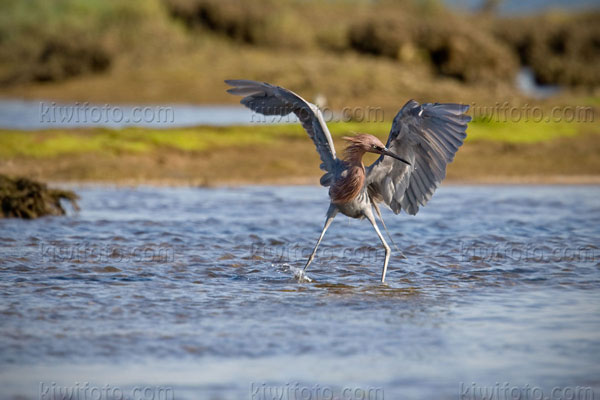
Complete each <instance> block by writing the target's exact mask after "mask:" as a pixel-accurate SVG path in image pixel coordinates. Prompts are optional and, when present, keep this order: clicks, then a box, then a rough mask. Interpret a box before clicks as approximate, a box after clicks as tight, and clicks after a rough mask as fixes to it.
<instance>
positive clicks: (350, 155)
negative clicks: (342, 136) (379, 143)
mask: <svg viewBox="0 0 600 400" xmlns="http://www.w3.org/2000/svg"><path fill="white" fill-rule="evenodd" d="M365 153H366V152H365V150H364V149H363V148H362V146H360V145H356V144H350V145H349V146H348V147H346V150H345V151H344V160H345V161H346V162H347V163H348V164H350V165H360V166H361V167H363V168H364V166H363V163H362V158H363V156H364V155H365Z"/></svg>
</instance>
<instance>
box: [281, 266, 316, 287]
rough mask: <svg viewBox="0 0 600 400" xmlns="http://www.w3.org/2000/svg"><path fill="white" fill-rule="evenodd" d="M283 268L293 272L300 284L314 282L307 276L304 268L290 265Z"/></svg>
mask: <svg viewBox="0 0 600 400" xmlns="http://www.w3.org/2000/svg"><path fill="white" fill-rule="evenodd" d="M283 267H284V268H285V270H286V271H289V272H292V273H293V274H294V278H295V279H296V280H297V281H298V282H299V283H305V282H312V281H313V280H312V279H311V278H310V277H309V276H308V275H306V273H305V272H304V269H302V268H296V267H293V266H291V265H289V264H283Z"/></svg>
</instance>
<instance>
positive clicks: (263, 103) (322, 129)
mask: <svg viewBox="0 0 600 400" xmlns="http://www.w3.org/2000/svg"><path fill="white" fill-rule="evenodd" d="M225 83H227V84H228V85H230V86H233V88H231V89H229V90H227V92H228V93H231V94H236V95H240V96H244V98H243V99H242V100H241V101H240V103H242V104H243V105H245V106H246V107H248V108H250V109H251V110H253V111H256V112H257V113H260V114H263V115H288V114H290V113H292V112H293V113H294V114H296V116H297V117H298V119H299V120H300V122H301V123H302V126H303V127H304V129H305V130H306V132H308V135H309V136H310V138H311V139H312V140H313V142H314V143H315V146H317V151H318V152H319V156H320V157H321V161H322V162H323V164H321V169H324V170H326V171H329V172H331V171H333V170H334V168H335V165H336V160H337V158H336V155H335V148H334V147H333V140H332V139H331V134H330V133H329V129H327V125H326V124H325V121H324V119H323V114H322V113H321V111H319V108H318V107H317V106H315V105H314V104H311V103H309V102H308V101H306V100H304V99H303V98H302V97H300V96H298V95H297V94H296V93H294V92H292V91H290V90H287V89H284V88H282V87H279V86H274V85H270V84H268V83H265V82H256V81H249V80H243V79H240V80H226V81H225ZM326 175H327V174H326Z"/></svg>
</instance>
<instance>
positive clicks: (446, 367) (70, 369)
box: [0, 186, 600, 400]
mask: <svg viewBox="0 0 600 400" xmlns="http://www.w3.org/2000/svg"><path fill="white" fill-rule="evenodd" d="M76 190H77V192H78V193H79V194H80V195H81V202H80V203H81V204H80V205H81V209H82V211H81V212H80V213H78V214H71V215H70V216H68V217H63V218H57V217H51V218H44V219H40V220H35V221H22V220H0V242H1V243H2V247H0V256H1V261H0V274H1V275H0V276H1V279H0V293H1V303H0V320H1V321H2V323H1V324H0V349H1V350H0V385H1V387H2V389H1V390H2V393H1V394H0V398H2V399H12V398H19V399H39V398H45V399H48V398H53V397H51V393H52V392H51V391H47V389H48V388H49V387H51V385H52V383H54V384H55V386H54V390H58V389H59V388H75V387H77V388H81V387H83V385H84V382H87V383H88V385H89V387H103V386H104V385H110V386H111V387H113V388H115V387H118V388H120V390H122V391H123V392H124V393H126V395H125V397H124V398H127V393H131V392H132V390H133V389H134V388H135V387H144V388H146V387H148V388H151V389H152V388H154V389H156V387H165V388H170V389H172V390H173V393H174V398H175V399H178V400H181V399H243V398H250V399H253V398H255V399H267V398H268V399H271V398H279V397H276V396H272V394H273V390H274V388H275V389H278V390H285V389H286V388H287V392H285V393H284V392H280V393H283V395H284V397H281V398H283V399H293V398H311V399H317V398H330V397H329V392H328V391H326V390H324V389H325V388H326V389H328V390H331V391H332V393H335V394H336V395H339V396H342V393H343V392H342V391H343V390H344V389H351V390H352V393H354V395H352V397H340V398H373V399H374V398H384V397H381V396H383V395H384V396H385V398H386V399H404V398H406V399H411V398H415V399H433V398H436V399H445V398H448V399H455V398H479V397H477V396H475V395H473V391H476V390H479V389H485V388H488V389H489V388H494V387H495V385H497V384H498V385H499V387H501V388H503V387H505V386H506V385H508V386H506V387H509V388H513V387H516V388H518V390H523V391H526V389H527V387H529V388H538V389H539V390H542V391H543V393H544V394H545V395H546V396H548V397H549V396H550V394H551V391H552V390H553V389H554V388H556V387H557V388H559V389H561V390H563V389H567V390H568V388H576V387H586V388H590V390H593V391H594V393H595V395H596V396H600V378H599V377H600V365H599V364H598V360H599V359H600V357H599V356H600V291H599V290H598V289H599V288H600V257H599V256H600V250H599V248H598V238H599V237H600V201H599V200H598V199H599V198H600V187H585V186H581V187H565V186H552V187H542V186H540V187H526V186H447V187H442V188H441V189H439V190H438V192H437V193H436V195H435V196H434V198H433V199H432V201H431V202H430V204H429V205H428V206H427V207H425V208H423V209H422V210H421V212H420V213H419V214H418V216H417V217H410V216H407V215H399V216H394V215H393V214H391V213H390V212H386V213H384V218H385V219H386V222H387V225H388V228H389V230H390V231H391V234H392V236H393V238H394V240H395V242H396V244H397V245H398V247H399V248H400V250H401V252H399V251H395V252H394V255H393V256H392V260H391V263H390V268H389V270H388V275H387V282H386V284H385V285H382V284H380V283H379V282H378V279H379V276H380V272H381V262H382V256H383V252H382V251H381V248H380V245H379V243H378V240H377V237H376V236H375V233H374V232H373V231H372V228H371V227H370V226H369V224H368V223H367V222H366V221H357V220H349V219H347V218H346V217H343V216H338V217H337V218H336V220H335V221H334V223H333V225H332V227H331V228H330V230H329V231H328V233H327V235H326V237H325V239H324V242H323V244H322V247H321V250H320V251H319V253H318V254H317V257H316V259H315V262H314V263H313V264H312V266H311V268H310V270H309V271H308V277H309V278H310V279H311V280H312V282H305V281H302V282H299V280H298V278H297V277H296V276H295V275H297V269H298V268H300V267H302V266H303V262H304V260H305V257H306V255H307V254H308V252H310V250H311V249H312V246H313V245H314V242H315V241H316V238H317V237H318V234H319V232H320V229H321V226H322V223H323V222H324V213H325V211H326V209H327V193H326V190H324V189H323V188H318V187H241V188H221V189H206V188H136V189H124V188H108V187H82V188H76ZM44 385H46V386H44ZM77 385H79V386H77ZM253 385H254V386H253ZM262 385H265V386H262ZM461 385H462V386H461ZM473 385H475V388H473ZM318 388H320V389H321V392H320V394H319V390H318ZM301 389H306V390H305V391H304V392H300V390H301ZM375 389H376V390H380V391H376V390H375ZM269 390H271V392H269ZM294 390H295V391H294ZM355 390H365V391H367V393H371V396H370V397H368V396H367V395H361V394H360V393H361V392H355ZM369 390H372V391H371V392H369ZM309 392H310V397H307V396H308V394H309ZM55 393H56V392H55ZM137 393H138V395H139V392H137ZM148 393H151V392H148ZM154 393H156V392H154ZM294 393H295V394H298V396H296V397H293V396H294ZM302 393H303V394H302ZM348 393H350V392H346V395H348ZM477 393H479V392H477ZM501 393H502V392H501ZM538 393H539V392H538ZM556 393H557V392H554V394H556ZM112 394H114V393H112ZM286 395H287V397H285V396H286ZM19 396H21V397H19ZM44 396H45V397H44ZM301 396H304V397H301ZM319 396H320V397H319ZM54 398H59V397H57V396H55V397H54ZM73 398H77V397H73ZM79 398H82V399H83V398H84V397H82V396H81V395H80V397H79ZM88 398H94V397H88ZM101 398H102V399H104V398H119V397H118V396H117V395H115V396H113V397H101ZM130 398H144V397H135V396H132V397H130ZM146 398H152V397H150V394H148V396H147V397H146ZM154 398H159V397H156V396H155V397H154ZM508 398H510V397H508ZM522 398H525V397H522ZM530 398H531V397H530ZM596 398H597V397H596Z"/></svg>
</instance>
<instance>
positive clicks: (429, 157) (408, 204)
mask: <svg viewBox="0 0 600 400" xmlns="http://www.w3.org/2000/svg"><path fill="white" fill-rule="evenodd" d="M225 83H227V84H229V85H230V86H233V88H231V89H229V90H227V91H228V92H229V93H231V94H235V95H241V96H244V98H243V99H242V100H241V103H242V104H243V105H245V106H246V107H248V108H250V109H251V110H253V111H255V112H258V113H260V114H263V115H281V116H283V115H288V114H290V113H294V114H295V115H296V116H297V117H298V119H299V120H300V123H301V124H302V126H303V127H304V129H305V130H306V132H307V133H308V135H309V136H310V138H311V139H312V140H313V142H314V143H315V146H316V147H317V151H318V153H319V156H320V157H321V161H322V164H321V169H322V170H324V171H325V174H324V175H323V176H322V177H321V185H323V186H325V187H329V197H330V198H331V203H330V205H329V209H328V210H327V218H326V220H325V225H324V226H323V230H322V231H321V235H320V236H319V240H318V241H317V244H316V245H315V248H314V250H313V252H312V253H311V255H310V257H309V258H308V261H307V262H306V265H305V266H304V270H305V271H306V269H307V268H308V266H309V265H310V263H311V262H312V260H313V259H314V257H315V253H316V252H317V249H318V247H319V244H320V243H321V240H322V239H323V236H324V235H325V232H326V231H327V228H329V225H331V222H332V221H333V218H334V217H335V216H336V214H337V213H338V212H341V213H342V214H344V215H346V216H348V217H350V218H359V219H362V218H366V219H367V220H369V222H370V223H371V225H373V228H374V229H375V232H376V233H377V236H379V240H381V243H382V244H383V247H384V248H385V259H384V261H383V271H382V273H381V282H384V281H385V274H386V271H387V266H388V262H389V259H390V247H389V246H388V244H387V243H386V241H385V239H384V238H383V235H382V234H381V232H380V231H379V228H378V227H377V222H376V221H375V217H374V215H373V209H375V212H376V214H377V216H378V217H379V219H380V220H381V223H382V225H383V227H384V228H385V230H386V231H387V228H386V226H385V223H384V222H383V218H382V217H381V212H380V210H379V206H378V204H377V203H384V204H385V205H386V206H388V207H389V208H390V209H391V210H392V211H393V212H394V213H396V214H398V213H399V212H400V210H404V211H405V212H406V213H408V214H410V215H415V214H417V212H418V211H419V206H424V205H425V204H426V203H427V202H428V201H429V199H430V198H431V196H432V195H433V192H434V191H435V190H436V189H437V187H438V186H439V184H440V183H441V181H442V180H443V179H444V177H445V176H446V165H447V164H448V163H450V162H452V160H453V159H454V154H455V153H456V151H457V150H458V148H459V147H460V146H461V145H462V143H463V140H464V139H465V137H466V136H467V134H466V129H467V124H468V122H469V121H470V120H471V117H469V116H468V115H465V113H466V112H467V111H468V109H469V106H466V105H462V104H438V103H433V104H432V103H426V104H419V103H418V102H416V101H415V100H410V101H408V102H407V103H406V104H405V105H404V107H402V109H400V111H399V112H398V114H396V117H395V118H394V121H393V122H392V129H391V131H390V135H389V137H388V140H387V144H386V145H384V144H383V143H381V141H380V140H379V139H377V138H376V137H375V136H372V135H367V134H358V135H356V136H352V137H344V139H345V140H347V141H348V142H349V145H348V147H347V148H346V151H345V157H344V158H343V159H340V158H338V157H337V156H336V154H335V148H334V147H333V140H332V139H331V134H330V133H329V130H328V129H327V125H326V124H325V121H324V119H323V114H322V113H321V111H320V110H319V109H318V108H317V106H315V105H314V104H311V103H309V102H307V101H306V100H304V99H303V98H302V97H300V96H298V95H297V94H296V93H294V92H291V91H289V90H287V89H284V88H282V87H279V86H274V85H270V84H268V83H264V82H255V81H249V80H227V81H225ZM365 153H376V154H380V157H379V158H378V159H377V160H376V161H375V162H374V163H373V164H371V165H369V166H368V167H366V168H365V166H364V164H363V162H362V157H363V155H364V154H365ZM388 235H389V232H388ZM390 239H391V236H390ZM392 242H393V241H392Z"/></svg>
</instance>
